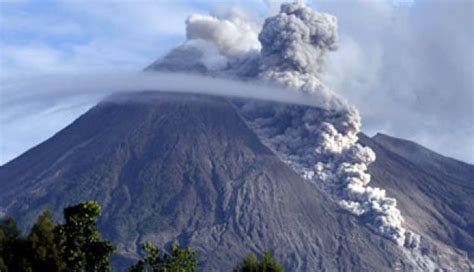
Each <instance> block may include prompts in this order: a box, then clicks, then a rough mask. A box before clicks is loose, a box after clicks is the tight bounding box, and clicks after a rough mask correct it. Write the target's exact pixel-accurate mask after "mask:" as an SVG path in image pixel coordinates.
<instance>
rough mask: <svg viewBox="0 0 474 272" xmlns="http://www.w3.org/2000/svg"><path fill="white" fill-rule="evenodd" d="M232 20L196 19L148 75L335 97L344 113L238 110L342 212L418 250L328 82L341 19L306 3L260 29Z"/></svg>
mask: <svg viewBox="0 0 474 272" xmlns="http://www.w3.org/2000/svg"><path fill="white" fill-rule="evenodd" d="M227 15H228V16H225V17H222V16H203V15H200V16H196V15H194V16H191V17H190V18H189V19H188V20H187V22H186V31H187V40H186V41H185V42H184V44H182V45H180V46H178V47H177V48H175V49H174V50H172V51H171V52H170V53H169V54H168V55H166V56H165V57H164V58H163V59H161V60H158V61H157V62H155V63H153V64H152V65H150V66H149V67H148V68H147V70H150V71H189V72H194V73H202V74H206V75H212V76H216V77H224V78H238V79H240V80H261V81H264V82H271V83H274V84H278V85H279V86H283V87H286V88H290V89H293V90H295V89H296V90H299V92H300V93H304V94H308V95H310V96H314V97H317V98H316V99H318V100H319V99H324V98H330V100H331V101H332V102H330V103H329V104H333V103H334V102H333V100H339V101H341V103H335V104H343V105H345V107H343V108H338V109H336V108H322V109H321V108H319V109H318V108H302V107H296V106H291V105H289V106H281V105H280V106H275V107H270V108H268V105H267V104H261V103H260V104H259V103H252V102H250V103H248V104H246V105H243V106H239V109H240V111H241V113H242V116H244V118H246V121H247V122H248V124H249V126H250V127H252V128H253V129H254V131H255V132H256V133H257V135H259V137H260V138H261V139H262V141H263V142H264V143H266V144H267V145H268V146H269V147H270V148H271V149H273V150H274V151H275V153H276V154H278V155H279V156H280V157H281V158H282V159H283V161H285V162H286V163H288V164H289V165H290V166H291V167H292V168H293V169H294V170H295V171H297V172H298V173H299V174H300V175H301V176H302V177H303V178H305V179H306V180H308V181H309V182H312V183H313V184H315V185H316V186H318V187H319V188H320V189H321V190H323V191H324V192H326V193H328V195H329V196H330V197H331V198H332V199H333V200H334V201H336V202H337V203H338V204H339V205H340V207H341V208H343V209H345V210H347V211H349V212H351V213H352V214H354V215H356V216H358V217H359V218H361V220H362V221H364V222H365V223H366V225H367V226H368V227H369V228H371V229H372V230H373V231H374V232H376V233H378V234H379V235H382V236H383V237H386V238H388V239H390V240H392V241H393V242H395V243H396V244H398V245H400V246H405V247H407V248H414V247H416V246H417V245H418V244H419V239H420V237H419V236H418V235H417V234H415V233H413V232H411V231H409V230H407V229H405V228H404V226H403V222H404V219H403V217H402V215H401V212H400V210H399V209H398V208H397V202H396V199H394V198H390V197H387V196H386V192H385V190H383V189H380V188H376V187H371V186H369V185H368V184H369V182H370V178H371V177H370V174H368V172H367V167H368V165H370V163H372V162H373V161H374V160H375V154H374V152H373V151H372V150H371V149H370V148H367V147H362V146H361V145H359V144H358V143H357V141H358V137H357V134H358V133H359V132H360V127H361V123H360V116H359V113H358V112H357V110H356V109H355V108H353V107H351V106H349V105H347V103H345V102H342V101H344V100H343V99H342V98H340V97H338V96H336V95H334V94H333V92H332V91H331V90H330V89H329V88H328V87H327V86H326V85H325V84H324V83H323V82H322V80H321V74H322V73H323V72H324V60H325V56H326V54H327V53H328V52H330V51H333V50H336V49H337V42H338V36H337V18H336V17H334V16H331V15H328V14H323V13H318V12H315V11H313V10H311V9H310V8H309V7H307V6H306V5H305V4H304V3H301V2H297V3H292V4H282V5H281V9H280V12H279V13H278V14H277V15H275V16H273V17H270V18H267V19H266V20H265V22H264V24H263V26H261V28H260V29H259V28H258V27H256V26H255V24H254V23H253V22H252V21H250V22H248V23H247V21H246V18H242V17H239V15H241V14H239V13H238V12H235V11H234V12H233V11H232V10H231V11H230V12H228V13H227ZM222 33H227V34H222ZM239 40H241V41H243V44H239V43H238V41H239ZM330 94H333V95H330ZM323 104H326V103H323Z"/></svg>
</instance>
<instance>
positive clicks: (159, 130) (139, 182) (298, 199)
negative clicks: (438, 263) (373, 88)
mask: <svg viewBox="0 0 474 272" xmlns="http://www.w3.org/2000/svg"><path fill="white" fill-rule="evenodd" d="M380 137H381V136H377V137H375V138H374V139H370V138H368V137H364V136H362V138H361V143H363V144H366V145H369V146H371V147H372V148H373V149H374V150H375V152H376V153H377V157H378V159H377V161H376V163H374V164H373V165H372V166H371V168H370V171H371V173H372V175H373V179H374V180H375V181H374V183H376V184H377V186H380V187H382V188H386V189H387V191H388V193H389V194H391V195H393V196H395V197H396V198H397V199H399V203H400V207H401V209H402V211H403V213H404V215H406V220H407V224H409V225H410V226H411V229H413V230H415V231H418V233H420V234H422V239H427V238H423V237H426V236H428V237H429V239H431V240H432V241H433V243H435V244H436V245H437V247H427V248H425V251H424V252H423V254H425V255H436V254H438V253H437V252H434V251H436V250H440V251H443V252H449V253H450V254H449V256H448V257H446V258H444V259H443V261H445V262H446V263H444V264H442V265H443V266H444V267H451V268H458V269H460V270H468V269H469V265H470V264H469V261H468V260H467V258H466V255H467V253H466V252H470V253H472V247H473V242H472V236H473V229H472V222H473V216H472V214H470V213H469V212H468V211H470V210H472V208H474V207H473V203H472V200H470V198H469V197H470V196H472V190H473V188H474V185H473V183H472V177H473V176H472V171H473V170H472V168H473V166H472V165H467V164H463V163H460V162H455V161H454V162H453V160H450V159H446V160H447V161H446V162H445V161H443V160H441V161H437V162H436V163H437V165H438V166H437V167H434V168H430V167H432V164H431V162H429V161H426V159H425V157H422V158H421V159H420V160H421V161H423V162H424V163H422V164H420V160H417V161H415V160H413V159H412V158H410V157H409V156H406V155H404V154H402V153H400V152H399V153H395V152H394V150H398V148H395V149H394V148H393V145H390V146H389V145H388V143H387V141H383V140H381V139H380ZM391 141H392V142H395V143H401V144H402V145H403V143H404V142H403V141H399V140H396V139H391ZM385 146H387V147H385ZM420 148H421V147H420ZM408 153H409V154H412V152H408ZM417 158H419V156H418V157H417ZM428 158H430V157H428ZM452 164H455V167H457V168H456V169H458V168H459V169H462V171H464V172H463V173H466V174H465V175H459V176H457V178H456V180H455V179H454V178H453V177H452V176H450V175H447V174H446V171H448V172H449V171H450V170H446V169H443V168H442V167H444V166H446V167H448V168H449V167H451V165H452ZM448 165H449V166H448ZM438 173H439V174H438ZM445 174H446V175H445ZM449 178H453V179H452V180H450V179H449ZM459 186H461V187H462V189H461V187H459ZM438 187H439V188H438ZM441 187H443V188H441ZM450 188H452V189H450ZM444 192H451V193H450V194H445V193H444ZM441 195H442V196H443V197H444V198H443V199H439V198H438V197H440V196H441ZM83 200H96V201H98V202H99V203H100V204H101V205H102V206H103V215H102V217H101V221H100V228H101V229H102V231H103V233H104V234H105V236H106V237H105V238H108V239H112V240H113V241H114V242H115V244H116V245H118V247H119V253H118V255H117V256H116V257H115V258H116V261H117V262H116V263H117V265H118V266H120V263H122V262H124V261H126V260H127V259H130V258H134V257H136V254H137V251H136V250H137V246H138V245H139V244H140V243H141V242H144V241H153V242H155V243H157V244H158V245H164V244H165V243H167V242H171V241H178V242H180V243H182V244H185V245H189V246H191V247H192V248H194V249H196V250H197V251H198V257H199V259H200V261H201V263H200V267H201V268H202V269H203V270H204V271H230V270H231V269H232V267H233V266H234V265H235V264H236V263H237V262H238V260H240V259H241V257H242V256H243V255H244V254H245V253H246V252H248V251H252V252H255V253H257V254H259V253H261V252H263V250H265V249H268V250H270V251H271V252H272V253H273V254H274V255H275V256H276V257H277V258H278V259H280V260H282V262H283V263H284V265H285V266H286V267H287V268H288V269H289V270H290V271H313V270H324V269H326V270H330V271H333V270H359V271H360V270H363V271H392V270H394V269H401V270H406V271H412V270H414V269H419V268H420V267H425V268H429V263H426V262H424V261H423V260H422V259H423V255H420V256H419V258H421V259H416V258H413V254H412V252H411V250H410V249H406V248H403V247H400V246H397V245H396V244H395V243H393V242H392V241H390V240H387V239H385V238H383V237H381V236H379V235H377V234H375V233H373V232H372V231H371V230H370V229H369V228H367V227H366V226H365V225H364V223H363V221H361V219H360V218H357V217H355V216H353V215H351V214H350V213H348V212H346V211H344V210H342V209H341V208H340V207H339V206H338V205H336V204H335V203H334V201H333V200H331V199H330V198H329V197H328V196H327V195H325V194H324V193H322V192H321V191H320V190H319V189H318V188H317V187H316V186H314V185H312V184H310V183H308V182H307V181H306V180H304V179H302V178H301V177H300V176H299V175H297V174H296V173H295V172H294V170H292V169H291V168H290V167H288V166H287V165H286V164H285V163H284V162H282V161H281V159H280V158H279V157H277V156H276V155H275V154H274V153H273V152H272V151H271V150H270V149H269V148H267V147H266V146H265V145H264V144H263V143H262V141H261V139H259V138H258V136H257V135H256V134H255V133H254V131H252V130H251V129H250V128H249V127H248V125H247V124H246V122H245V121H244V119H243V117H242V116H241V115H240V114H239V111H238V110H237V109H236V107H235V104H234V103H231V102H229V100H227V99H225V98H218V97H211V96H203V95H186V94H180V95H178V94H168V93H160V94H156V93H142V94H135V95H133V99H129V97H128V96H119V97H118V98H117V97H116V98H114V99H112V100H108V101H104V102H102V103H100V104H99V105H97V106H96V107H94V108H93V109H91V110H90V111H89V112H87V113H86V114H84V115H83V116H81V117H80V118H79V119H77V120H76V121H75V122H73V123H72V124H71V125H69V126H68V127H66V128H65V129H63V130H62V131H60V132H59V133H57V134H56V135H54V136H53V137H52V138H50V139H49V140H47V141H45V142H44V143H42V144H40V145H38V146H37V147H35V148H33V149H31V150H29V151H28V152H26V153H24V154H23V155H21V156H20V157H18V158H17V159H15V160H13V161H11V162H9V163H7V164H6V165H4V166H2V167H1V168H0V208H1V209H2V212H3V213H6V214H9V215H14V216H16V217H17V218H19V220H20V222H21V224H23V225H25V226H27V225H30V224H31V223H32V222H33V220H34V219H35V217H36V216H37V215H38V214H39V213H40V212H41V211H42V210H43V209H45V208H49V209H51V210H53V212H54V214H55V215H56V217H57V219H60V214H61V211H62V208H64V207H65V206H68V205H71V204H74V203H77V202H79V201H83ZM451 204H452V205H451ZM461 207H462V209H461ZM463 210H464V212H462V211H463ZM405 213H406V214H405Z"/></svg>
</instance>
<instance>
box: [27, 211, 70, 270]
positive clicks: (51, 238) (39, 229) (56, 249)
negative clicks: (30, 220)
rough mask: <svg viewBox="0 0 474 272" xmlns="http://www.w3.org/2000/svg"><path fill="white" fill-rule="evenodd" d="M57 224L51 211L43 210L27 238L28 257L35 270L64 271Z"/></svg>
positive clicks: (64, 265) (64, 266) (64, 264)
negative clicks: (56, 232)
mask: <svg viewBox="0 0 474 272" xmlns="http://www.w3.org/2000/svg"><path fill="white" fill-rule="evenodd" d="M55 229H56V225H55V224H54V222H53V217H52V214H51V212H50V211H45V212H43V213H42V214H41V215H40V216H39V217H38V220H37V221H36V223H35V224H34V225H33V227H32V229H31V232H30V234H29V235H28V238H27V243H28V244H27V246H28V248H29V250H28V251H29V252H28V256H27V257H28V259H29V260H30V263H31V267H32V269H33V271H64V270H65V269H66V263H65V262H64V261H63V260H62V259H61V248H60V246H59V245H58V243H57V239H56V236H55Z"/></svg>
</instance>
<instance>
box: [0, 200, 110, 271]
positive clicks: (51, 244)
mask: <svg viewBox="0 0 474 272" xmlns="http://www.w3.org/2000/svg"><path fill="white" fill-rule="evenodd" d="M99 214H100V206H99V204H97V203H96V202H94V201H87V202H82V203H79V204H78V205H75V206H72V207H68V208H66V209H65V210H64V218H65V221H66V222H65V223H64V224H62V225H55V224H54V223H53V220H52V215H51V212H49V211H45V212H44V213H43V214H41V215H40V216H39V217H38V219H37V221H36V223H35V224H34V225H33V227H32V229H31V231H30V234H29V235H28V236H27V237H23V236H21V232H20V230H19V229H18V227H17V226H16V224H15V220H14V219H13V218H6V219H4V220H2V221H1V222H0V271H1V272H6V271H25V272H28V271H87V272H89V271H91V272H95V271H110V270H111V268H110V263H109V257H110V255H111V254H112V253H113V251H114V247H113V246H112V245H111V243H110V242H108V241H102V240H100V235H99V231H98V230H97V227H96V220H97V217H98V216H99Z"/></svg>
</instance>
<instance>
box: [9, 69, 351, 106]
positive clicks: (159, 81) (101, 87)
mask: <svg viewBox="0 0 474 272" xmlns="http://www.w3.org/2000/svg"><path fill="white" fill-rule="evenodd" d="M32 90H34V91H32ZM141 91H162V92H163V91H164V92H176V93H191V94H207V95H216V96H225V97H235V98H250V99H256V100H264V101H274V102H282V103H288V104H296V105H306V106H313V107H322V108H326V109H335V110H337V109H342V108H345V107H347V105H346V104H347V102H345V101H342V100H339V99H335V98H334V97H333V96H332V94H331V93H329V92H328V93H320V96H319V97H317V96H310V95H308V94H304V93H300V92H297V91H288V89H283V88H282V87H279V86H276V85H272V84H269V83H264V82H257V81H246V82H244V81H238V80H232V79H228V78H227V79H226V78H215V77H208V76H203V75H197V74H186V73H168V72H154V73H148V72H140V73H136V72H121V73H106V74H63V75H58V74H54V75H43V76H36V77H28V78H22V79H16V80H12V81H8V82H7V81H2V83H1V84H0V94H1V96H2V99H1V100H0V107H1V108H2V109H3V110H6V109H8V108H9V107H12V106H14V107H17V106H16V105H24V106H25V105H27V104H29V103H36V102H38V101H46V100H48V101H57V102H58V103H60V101H61V100H63V99H69V98H71V97H74V96H84V95H91V96H95V97H97V99H98V100H102V99H103V98H104V97H107V96H110V95H113V94H117V93H128V92H141ZM127 97H129V98H130V99H133V98H132V97H133V96H127Z"/></svg>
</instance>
